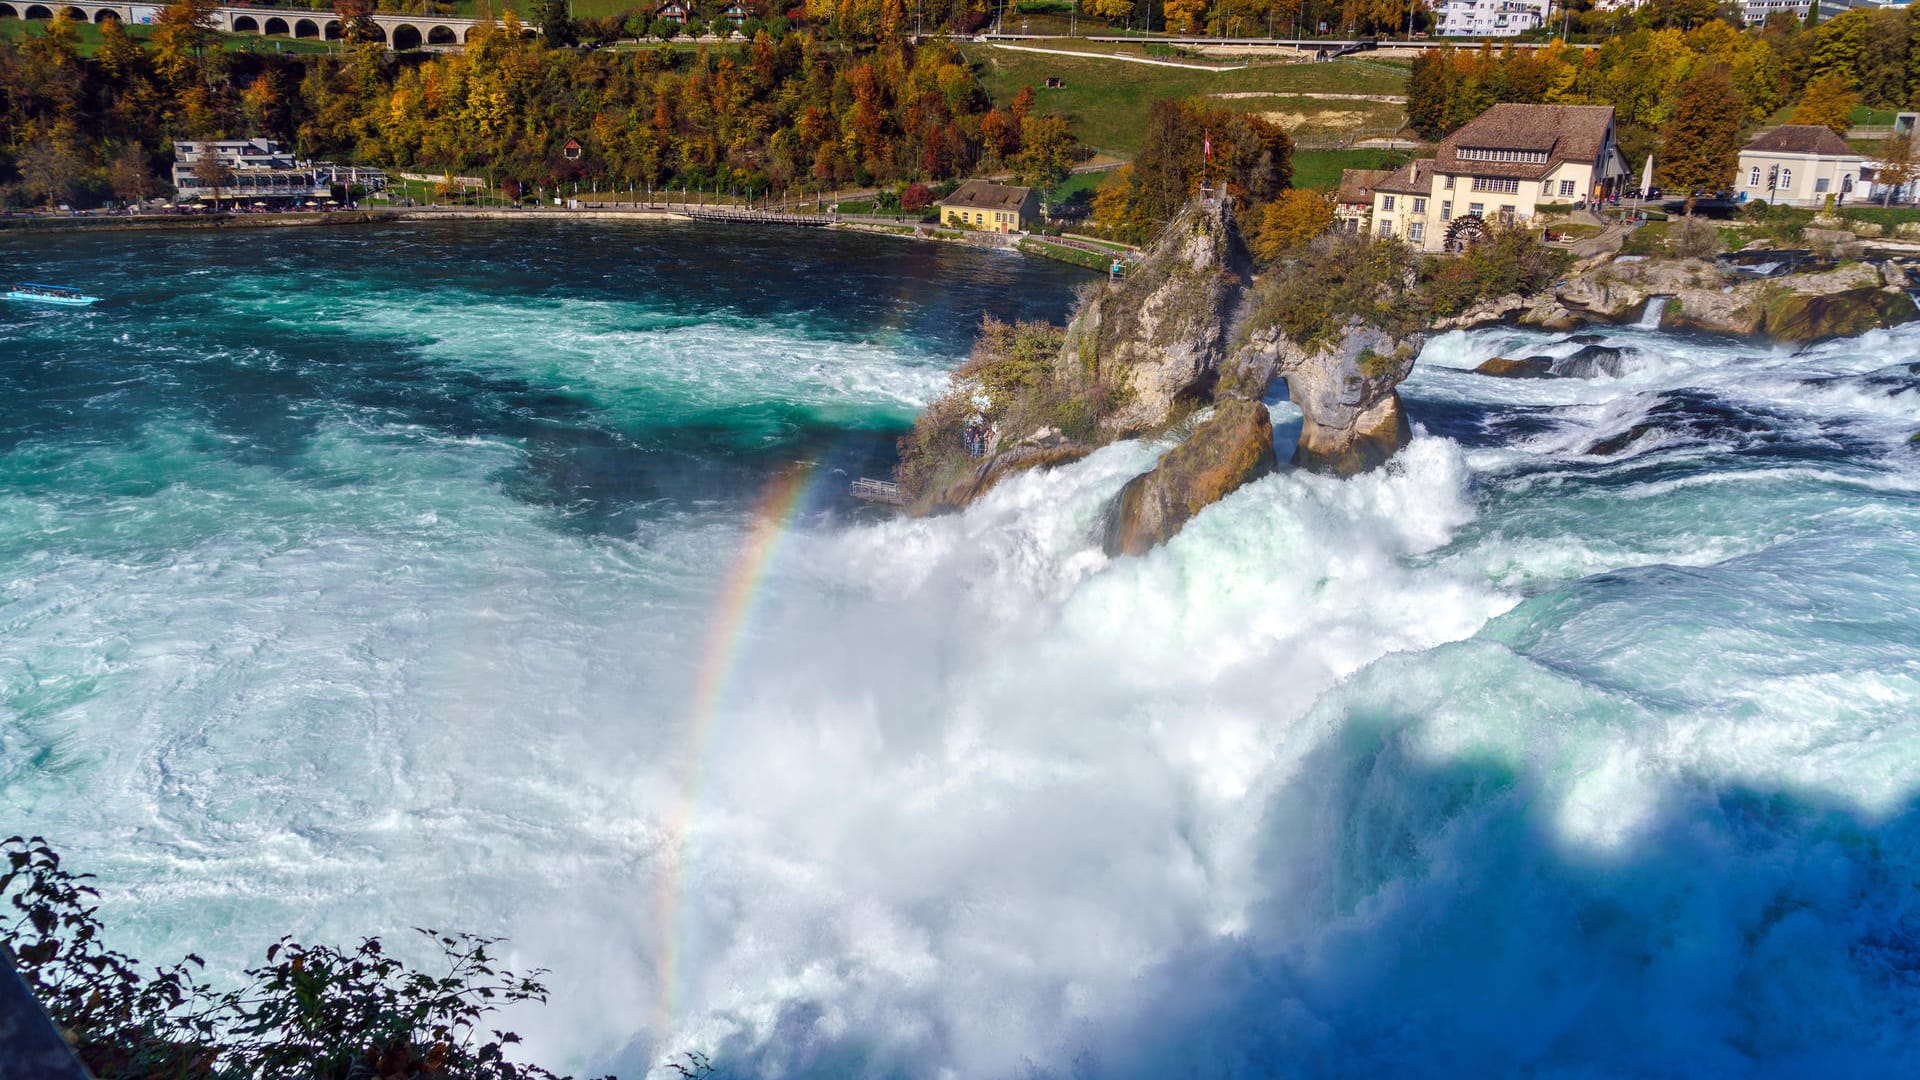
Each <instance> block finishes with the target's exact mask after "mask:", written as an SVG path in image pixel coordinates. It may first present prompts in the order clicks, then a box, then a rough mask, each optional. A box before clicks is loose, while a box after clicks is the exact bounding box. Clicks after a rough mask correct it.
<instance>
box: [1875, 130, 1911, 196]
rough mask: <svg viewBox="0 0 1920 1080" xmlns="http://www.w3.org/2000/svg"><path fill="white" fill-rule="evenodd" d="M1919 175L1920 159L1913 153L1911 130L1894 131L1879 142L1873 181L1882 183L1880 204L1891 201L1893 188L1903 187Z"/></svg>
mask: <svg viewBox="0 0 1920 1080" xmlns="http://www.w3.org/2000/svg"><path fill="white" fill-rule="evenodd" d="M1916 175H1920V161H1916V160H1915V158H1914V153H1913V135H1912V133H1911V132H1904V133H1903V132H1895V133H1894V134H1892V135H1890V136H1888V138H1887V141H1886V142H1885V143H1883V144H1881V147H1880V160H1879V161H1878V162H1876V163H1875V164H1874V175H1873V179H1874V183H1876V184H1880V185H1882V187H1883V188H1884V190H1883V191H1882V192H1881V195H1880V204H1881V205H1882V206H1887V205H1891V204H1892V202H1893V189H1894V188H1899V187H1905V186H1907V185H1908V184H1910V183H1912V182H1913V178H1914V177H1915V176H1916Z"/></svg>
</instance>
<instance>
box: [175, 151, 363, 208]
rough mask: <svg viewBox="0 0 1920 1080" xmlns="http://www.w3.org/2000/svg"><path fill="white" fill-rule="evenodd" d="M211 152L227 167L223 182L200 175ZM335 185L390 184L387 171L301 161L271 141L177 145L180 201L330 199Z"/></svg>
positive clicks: (269, 202) (280, 203) (285, 202)
mask: <svg viewBox="0 0 1920 1080" xmlns="http://www.w3.org/2000/svg"><path fill="white" fill-rule="evenodd" d="M209 156H211V157H212V158H213V159H214V160H216V161H218V162H220V164H222V165H224V166H225V167H226V172H227V175H226V176H225V177H223V178H222V179H221V180H220V181H219V183H217V184H213V183H204V182H202V180H201V178H200V177H199V176H197V175H196V173H198V172H199V171H200V165H201V162H202V161H203V160H205V159H206V158H207V157H209ZM336 184H340V185H345V186H350V187H359V188H363V189H365V190H367V191H379V190H380V189H382V188H384V187H386V186H387V176H386V173H384V172H382V171H380V170H379V169H368V168H362V167H360V166H357V165H335V164H333V163H332V162H326V161H321V162H314V161H302V160H300V159H299V158H296V157H294V156H293V155H292V154H290V153H287V152H285V151H283V150H281V149H280V144H278V143H276V142H274V141H273V140H272V139H195V140H191V141H185V140H183V141H180V142H176V143H174V144H173V188H174V192H175V198H177V199H181V200H189V199H201V200H205V201H210V202H211V201H214V200H216V199H217V200H218V201H220V202H223V203H225V202H235V203H265V204H266V205H269V206H286V205H289V204H291V203H300V202H307V201H315V202H317V201H320V200H324V199H327V198H330V197H331V196H332V194H333V187H334V185H336Z"/></svg>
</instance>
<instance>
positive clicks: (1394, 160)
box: [1293, 150, 1409, 190]
mask: <svg viewBox="0 0 1920 1080" xmlns="http://www.w3.org/2000/svg"><path fill="white" fill-rule="evenodd" d="M1408 156H1409V155H1408V152H1407V151H1405V150H1295V151H1294V152H1293V186H1294V187H1297V188H1317V189H1320V190H1326V189H1328V188H1331V187H1333V186H1335V185H1336V184H1338V183H1340V172H1341V170H1343V169H1390V168H1395V167H1397V166H1399V165H1401V164H1403V163H1405V162H1406V160H1407V158H1408Z"/></svg>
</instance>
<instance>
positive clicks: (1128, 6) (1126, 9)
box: [1080, 0, 1133, 23]
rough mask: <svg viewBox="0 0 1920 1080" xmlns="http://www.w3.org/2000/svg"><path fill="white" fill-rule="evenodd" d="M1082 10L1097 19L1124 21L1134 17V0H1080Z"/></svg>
mask: <svg viewBox="0 0 1920 1080" xmlns="http://www.w3.org/2000/svg"><path fill="white" fill-rule="evenodd" d="M1080 11H1081V13H1082V14H1085V15H1091V16H1093V17H1094V18H1096V19H1105V20H1107V21H1108V22H1116V23H1124V22H1126V21H1127V20H1128V19H1130V18H1132V17H1133V0H1080Z"/></svg>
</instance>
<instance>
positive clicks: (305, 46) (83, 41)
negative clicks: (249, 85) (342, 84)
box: [0, 19, 331, 56]
mask: <svg viewBox="0 0 1920 1080" xmlns="http://www.w3.org/2000/svg"><path fill="white" fill-rule="evenodd" d="M46 27H47V24H46V22H45V21H43V20H38V19H34V20H28V19H0V38H5V39H6V40H8V41H12V42H16V43H17V42H21V41H25V40H26V39H27V38H29V37H38V36H39V35H40V34H41V33H43V32H45V30H46ZM124 29H125V30H126V31H127V36H128V37H130V38H132V39H134V40H135V41H146V40H147V39H148V38H150V37H152V36H153V27H151V26H143V25H140V24H137V23H136V24H132V25H128V26H126V27H125V28H124ZM73 30H74V34H75V36H76V37H77V38H78V39H79V45H80V55H81V56H92V55H93V54H94V53H96V52H98V51H99V50H100V28H99V27H97V26H95V25H93V24H92V23H83V22H76V23H74V24H73ZM213 36H214V38H215V39H216V40H217V41H219V42H220V43H221V45H222V46H223V47H224V48H225V49H226V50H227V51H228V52H273V51H275V49H276V46H277V47H278V48H279V49H280V50H283V51H285V52H326V51H327V50H328V49H329V48H330V47H331V46H328V45H326V44H324V43H322V42H318V41H294V40H291V39H289V38H265V39H262V38H261V37H259V36H258V35H256V34H215V35H213Z"/></svg>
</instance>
